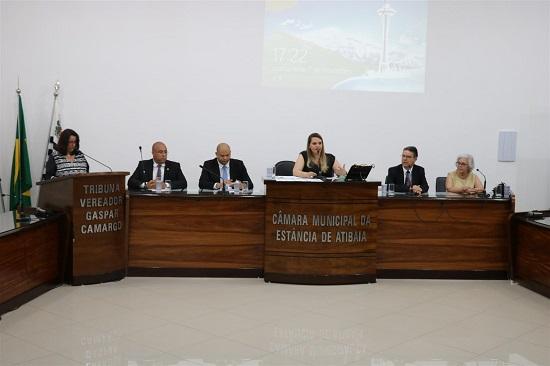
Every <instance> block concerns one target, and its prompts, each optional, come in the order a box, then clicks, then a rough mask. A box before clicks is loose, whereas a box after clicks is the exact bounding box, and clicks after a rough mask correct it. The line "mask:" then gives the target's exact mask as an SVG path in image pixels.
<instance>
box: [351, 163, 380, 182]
mask: <svg viewBox="0 0 550 366" xmlns="http://www.w3.org/2000/svg"><path fill="white" fill-rule="evenodd" d="M372 168H374V164H353V165H352V166H351V168H349V171H348V174H347V175H346V182H362V181H366V180H367V177H368V176H369V173H370V171H371V170H372Z"/></svg>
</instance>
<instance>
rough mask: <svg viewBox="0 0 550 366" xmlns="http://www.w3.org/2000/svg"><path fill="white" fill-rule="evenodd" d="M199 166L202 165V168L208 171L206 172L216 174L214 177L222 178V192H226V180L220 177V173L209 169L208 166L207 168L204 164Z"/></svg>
mask: <svg viewBox="0 0 550 366" xmlns="http://www.w3.org/2000/svg"><path fill="white" fill-rule="evenodd" d="M199 167H200V168H201V169H202V170H204V171H206V172H208V173H210V174H212V175H213V176H214V178H218V180H220V181H221V182H222V188H221V190H222V192H226V190H225V182H224V180H223V179H222V177H220V175H219V174H218V173H215V172H213V171H212V170H210V169H208V168H205V167H204V166H202V165H199Z"/></svg>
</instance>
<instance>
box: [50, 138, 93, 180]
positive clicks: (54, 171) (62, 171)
mask: <svg viewBox="0 0 550 366" xmlns="http://www.w3.org/2000/svg"><path fill="white" fill-rule="evenodd" d="M79 148H80V137H79V136H78V133H76V132H75V131H74V130H71V129H69V128H67V129H65V130H63V132H61V135H60V136H59V141H58V142H57V144H55V146H54V148H53V151H52V153H51V154H50V157H49V158H48V162H47V163H46V174H45V177H44V179H50V178H53V177H63V176H67V175H75V174H82V173H88V172H89V170H90V166H89V165H88V161H86V157H85V156H84V154H83V153H82V152H81V151H80V150H79Z"/></svg>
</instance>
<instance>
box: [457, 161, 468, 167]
mask: <svg viewBox="0 0 550 366" xmlns="http://www.w3.org/2000/svg"><path fill="white" fill-rule="evenodd" d="M467 165H468V163H465V162H463V161H457V162H456V166H467Z"/></svg>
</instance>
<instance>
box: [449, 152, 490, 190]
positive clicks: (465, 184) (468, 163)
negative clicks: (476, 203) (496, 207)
mask: <svg viewBox="0 0 550 366" xmlns="http://www.w3.org/2000/svg"><path fill="white" fill-rule="evenodd" d="M472 170H474V157H473V156H472V155H470V154H462V155H459V156H458V157H457V158H456V170H455V171H452V172H450V173H449V174H447V179H446V180H445V187H446V188H447V192H452V193H462V194H476V193H480V192H483V184H481V181H480V180H479V178H478V177H477V175H475V174H474V173H473V172H472Z"/></svg>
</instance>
